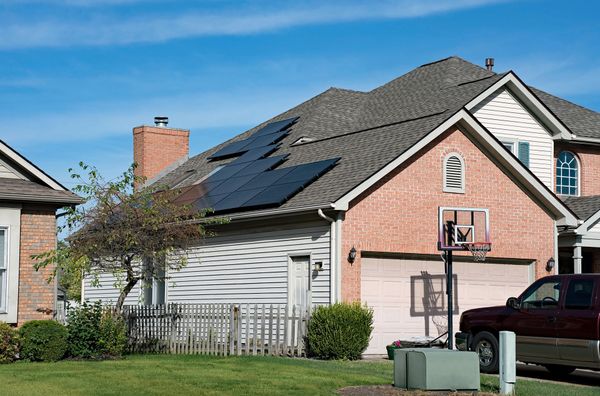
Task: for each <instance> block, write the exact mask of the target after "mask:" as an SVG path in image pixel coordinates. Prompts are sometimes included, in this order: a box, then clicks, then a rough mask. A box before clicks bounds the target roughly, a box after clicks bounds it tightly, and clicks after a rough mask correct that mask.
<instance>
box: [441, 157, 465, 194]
mask: <svg viewBox="0 0 600 396" xmlns="http://www.w3.org/2000/svg"><path fill="white" fill-rule="evenodd" d="M443 190H444V191H445V192H451V193H464V192H465V162H464V160H463V159H462V157H461V156H460V154H458V153H450V154H448V155H447V156H446V158H445V159H444V188H443Z"/></svg>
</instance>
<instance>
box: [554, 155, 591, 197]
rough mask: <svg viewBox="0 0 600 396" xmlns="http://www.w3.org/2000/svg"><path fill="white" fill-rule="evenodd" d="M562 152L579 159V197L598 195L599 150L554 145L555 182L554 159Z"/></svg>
mask: <svg viewBox="0 0 600 396" xmlns="http://www.w3.org/2000/svg"><path fill="white" fill-rule="evenodd" d="M563 150H567V151H570V152H572V153H573V154H575V155H576V156H577V158H578V159H579V164H580V167H581V170H580V172H579V177H580V180H579V183H580V186H581V191H580V195H582V196H584V195H600V148H597V147H593V146H584V145H575V144H565V143H556V144H555V145H554V178H555V180H556V159H557V158H558V153H560V152H561V151H563Z"/></svg>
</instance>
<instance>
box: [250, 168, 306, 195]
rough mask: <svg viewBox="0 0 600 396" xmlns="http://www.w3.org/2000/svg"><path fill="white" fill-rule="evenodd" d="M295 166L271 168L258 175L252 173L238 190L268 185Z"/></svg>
mask: <svg viewBox="0 0 600 396" xmlns="http://www.w3.org/2000/svg"><path fill="white" fill-rule="evenodd" d="M295 168H296V167H295V166H291V167H289V168H282V169H273V170H271V171H268V172H263V173H259V174H258V175H253V176H254V177H253V178H252V179H251V180H250V181H249V182H248V183H246V184H244V185H243V186H242V187H240V188H239V189H240V190H252V189H254V188H259V187H268V186H271V185H273V184H275V183H276V182H277V180H279V179H281V178H282V177H285V175H287V174H288V173H290V172H291V170H292V169H295Z"/></svg>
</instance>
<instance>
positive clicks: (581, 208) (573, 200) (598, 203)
mask: <svg viewBox="0 0 600 396" xmlns="http://www.w3.org/2000/svg"><path fill="white" fill-rule="evenodd" d="M563 201H564V203H566V204H567V206H568V207H569V208H570V209H571V210H572V211H573V212H575V214H576V215H577V217H579V218H580V219H581V220H584V221H585V220H587V219H589V218H590V217H591V216H592V215H593V214H594V213H596V212H597V211H598V210H599V209H600V195H590V196H587V197H565V198H563Z"/></svg>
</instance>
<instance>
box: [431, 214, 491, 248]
mask: <svg viewBox="0 0 600 396" xmlns="http://www.w3.org/2000/svg"><path fill="white" fill-rule="evenodd" d="M491 242H492V241H491V240H490V220H489V211H488V209H482V208H457V207H440V208H439V213H438V250H444V251H449V250H468V249H467V247H468V245H472V244H478V243H484V244H491Z"/></svg>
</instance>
